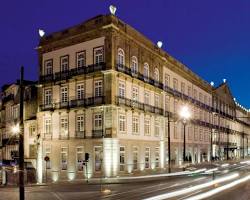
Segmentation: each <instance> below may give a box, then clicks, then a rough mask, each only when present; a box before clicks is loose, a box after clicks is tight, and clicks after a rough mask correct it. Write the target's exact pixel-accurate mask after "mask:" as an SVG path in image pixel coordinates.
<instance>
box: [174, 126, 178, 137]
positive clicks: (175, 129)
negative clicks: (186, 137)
mask: <svg viewBox="0 0 250 200" xmlns="http://www.w3.org/2000/svg"><path fill="white" fill-rule="evenodd" d="M177 138H178V132H177V125H176V124H175V125H174V139H177Z"/></svg>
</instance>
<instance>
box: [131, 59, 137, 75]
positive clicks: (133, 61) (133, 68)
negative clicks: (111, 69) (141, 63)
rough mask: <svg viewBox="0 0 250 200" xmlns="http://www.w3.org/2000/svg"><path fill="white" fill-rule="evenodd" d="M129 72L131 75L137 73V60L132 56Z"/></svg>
mask: <svg viewBox="0 0 250 200" xmlns="http://www.w3.org/2000/svg"><path fill="white" fill-rule="evenodd" d="M131 72H132V73H133V74H137V73H138V61H137V58H136V57H135V56H132V59H131Z"/></svg>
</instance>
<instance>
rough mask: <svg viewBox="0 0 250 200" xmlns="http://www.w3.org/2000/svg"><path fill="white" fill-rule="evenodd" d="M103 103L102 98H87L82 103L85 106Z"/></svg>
mask: <svg viewBox="0 0 250 200" xmlns="http://www.w3.org/2000/svg"><path fill="white" fill-rule="evenodd" d="M103 103H104V96H98V97H89V98H86V99H85V101H84V105H85V106H92V105H101V104H103Z"/></svg>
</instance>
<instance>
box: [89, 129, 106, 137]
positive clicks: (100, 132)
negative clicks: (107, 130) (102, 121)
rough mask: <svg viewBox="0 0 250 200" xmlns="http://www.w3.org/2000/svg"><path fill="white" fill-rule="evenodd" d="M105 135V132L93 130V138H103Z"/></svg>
mask: <svg viewBox="0 0 250 200" xmlns="http://www.w3.org/2000/svg"><path fill="white" fill-rule="evenodd" d="M103 136H104V135H103V130H102V129H101V130H92V137H93V138H102V137H103Z"/></svg>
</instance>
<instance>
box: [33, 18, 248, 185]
mask: <svg viewBox="0 0 250 200" xmlns="http://www.w3.org/2000/svg"><path fill="white" fill-rule="evenodd" d="M38 53H39V62H40V68H39V69H40V71H39V75H40V78H39V83H40V85H42V87H40V88H39V89H38V90H39V91H38V105H39V108H38V110H39V111H38V114H37V121H38V123H37V124H38V127H37V128H38V134H40V135H41V140H40V142H39V144H40V145H39V147H38V158H37V160H38V168H39V169H38V174H39V175H38V176H39V177H40V181H41V179H42V177H44V176H45V175H44V174H45V171H46V172H47V173H48V175H49V178H51V180H52V181H57V180H60V179H69V180H72V179H77V178H85V177H86V176H88V177H95V176H96V177H99V176H105V177H114V176H117V175H122V174H127V173H140V172H144V171H150V170H155V171H156V170H162V169H164V168H167V165H168V151H169V150H168V145H167V144H168V134H170V138H171V151H170V152H171V163H172V166H173V167H174V166H178V165H180V164H182V163H183V157H182V155H183V138H184V126H183V123H182V120H181V119H180V118H179V110H180V108H181V107H182V106H183V105H186V106H188V107H189V108H190V111H191V118H190V119H189V120H188V121H187V124H186V129H185V130H186V134H185V136H186V155H185V157H186V158H185V159H186V161H188V162H190V163H191V162H192V163H200V162H205V161H209V160H210V159H211V154H212V156H213V159H216V158H217V157H220V158H221V159H225V156H226V155H227V149H228V150H229V151H228V157H230V158H239V157H240V156H243V153H245V154H244V155H247V150H246V149H247V137H248V134H249V133H250V132H249V125H248V123H249V121H248V119H247V118H242V119H238V118H237V116H246V117H248V112H247V111H245V110H244V109H243V108H241V107H239V106H238V105H237V104H236V102H235V101H234V100H233V98H232V95H231V93H230V90H229V88H228V86H227V83H226V82H225V83H223V84H222V85H220V86H219V87H217V88H216V87H213V86H211V85H210V84H209V83H207V82H206V81H204V80H202V79H201V78H200V77H199V76H197V75H196V74H195V73H193V72H192V71H191V70H190V69H188V68H187V67H186V66H184V65H183V64H181V63H180V62H179V61H177V60H176V59H174V58H173V57H171V56H170V55H169V54H168V53H166V52H165V51H163V50H162V49H161V48H159V47H158V46H156V45H155V44H153V43H152V42H151V41H149V40H148V39H147V38H146V37H144V36H143V35H142V34H141V33H139V32H138V31H136V30H135V29H133V28H132V27H131V26H129V25H127V24H125V23H124V22H123V21H121V20H120V19H118V18H117V17H115V16H114V15H105V16H104V15H101V16H97V17H95V18H92V19H90V20H88V21H86V22H84V23H82V24H80V25H78V26H75V27H72V28H69V29H66V30H64V31H61V32H56V33H53V34H50V35H48V36H44V37H42V38H41V41H40V44H39V48H38ZM168 119H169V120H170V123H168ZM243 120H244V122H243ZM169 125H170V129H169V127H168V126H169ZM168 130H170V132H169V131H168ZM211 135H212V138H211ZM243 136H244V137H243ZM243 138H244V139H243ZM211 139H212V140H211ZM243 141H244V145H243ZM211 142H212V143H211ZM243 146H244V147H245V151H244V150H243V149H244V148H243ZM211 150H212V151H211ZM85 153H89V154H90V159H89V162H88V164H87V168H86V167H85V166H84V165H83V161H84V154H85ZM45 156H48V157H49V158H50V160H49V161H48V162H45V161H44V157H45ZM39 163H40V164H39Z"/></svg>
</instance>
